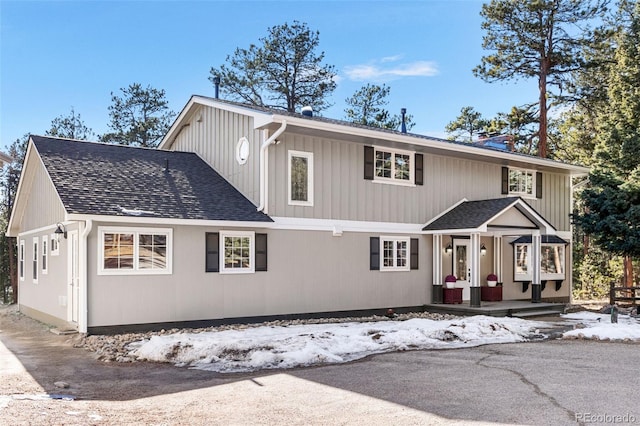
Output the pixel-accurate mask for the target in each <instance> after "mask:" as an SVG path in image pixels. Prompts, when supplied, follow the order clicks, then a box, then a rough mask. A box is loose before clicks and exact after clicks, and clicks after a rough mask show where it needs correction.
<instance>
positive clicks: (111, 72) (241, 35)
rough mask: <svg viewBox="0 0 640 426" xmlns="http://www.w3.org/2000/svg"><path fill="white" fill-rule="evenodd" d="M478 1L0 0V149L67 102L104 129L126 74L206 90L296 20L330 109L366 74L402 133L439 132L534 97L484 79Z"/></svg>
mask: <svg viewBox="0 0 640 426" xmlns="http://www.w3.org/2000/svg"><path fill="white" fill-rule="evenodd" d="M482 3H483V2H482V1H479V0H459V1H455V0H454V1H451V0H449V1H438V0H424V1H402V0H395V1H319V0H318V1H314V0H306V1H300V0H298V1H257V2H251V1H214V0H210V1H204V0H203V1H141V0H139V1H80V0H76V1H29V0H26V1H25V0H21V1H8V0H0V28H1V33H0V147H2V146H7V145H9V144H10V143H11V142H13V141H14V140H15V139H16V138H19V137H21V136H22V135H24V134H25V133H33V134H43V133H44V132H45V131H46V130H47V129H48V128H49V127H50V123H51V120H53V119H54V118H56V117H58V116H61V115H68V114H69V113H70V111H71V108H74V110H75V111H76V113H79V114H80V115H81V117H82V119H83V121H84V122H85V123H86V124H87V125H88V126H89V127H91V128H92V129H93V130H94V132H96V133H97V134H102V133H105V132H107V131H108V130H109V129H108V122H109V115H108V110H107V108H108V106H109V105H110V104H111V92H116V93H119V89H120V88H122V87H126V86H128V85H129V84H131V83H134V82H137V83H141V84H142V85H143V86H146V85H151V86H152V87H155V88H157V89H164V90H166V95H167V100H168V101H169V105H170V107H171V109H172V110H174V111H176V112H179V111H180V110H181V109H182V107H183V106H184V105H185V104H186V103H187V101H188V99H189V97H190V96H191V95H192V94H199V95H206V96H213V86H212V84H211V83H210V82H209V80H208V76H209V70H210V68H211V67H212V66H215V67H218V66H220V65H221V64H223V63H224V61H225V58H226V56H227V55H228V54H231V53H232V52H233V51H234V49H235V48H236V47H248V46H249V45H250V44H251V43H258V40H259V38H261V37H264V36H265V35H266V34H267V28H269V27H271V26H274V25H280V24H283V23H285V22H292V21H293V20H298V21H301V22H306V23H307V24H308V25H309V27H310V28H312V29H314V30H318V31H319V32H320V50H323V51H324V52H325V54H326V56H325V62H326V63H328V64H332V65H334V66H335V67H336V70H337V71H338V88H337V90H336V91H335V92H334V94H333V95H332V97H331V101H332V102H333V103H334V106H333V107H331V108H330V109H328V110H325V111H323V112H322V115H324V116H327V117H331V118H337V119H342V118H344V109H345V107H346V104H345V102H344V100H345V99H346V98H347V97H349V96H351V95H352V94H353V93H354V92H355V91H356V90H357V89H359V88H360V87H362V86H363V85H365V84H367V83H374V84H383V83H384V84H387V85H388V86H390V87H391V95H390V97H389V101H390V102H389V105H388V109H389V110H391V111H392V112H394V113H398V112H399V111H400V108H402V107H405V108H407V110H408V113H409V114H412V115H413V116H414V122H415V123H416V126H415V127H414V128H413V132H415V133H421V134H426V135H431V136H437V137H443V136H445V134H444V127H445V125H446V124H447V123H448V122H450V121H452V120H454V119H455V117H456V116H457V115H458V114H459V112H460V109H461V108H462V107H463V106H467V105H470V106H473V107H474V108H475V109H476V110H478V111H480V112H481V113H482V114H483V115H484V116H485V117H487V118H489V117H492V116H493V115H495V114H496V113H497V112H500V111H505V112H506V111H508V110H509V109H510V108H511V106H513V105H522V104H524V103H527V102H534V101H535V100H536V98H537V88H536V82H535V81H533V80H528V81H517V82H508V83H492V84H489V83H485V82H484V81H482V80H481V79H479V78H476V77H474V76H473V73H472V69H473V67H475V66H476V65H478V64H479V63H480V58H481V57H482V55H483V54H485V53H486V52H485V51H484V50H483V49H482V35H483V32H482V30H481V29H480V24H481V17H480V15H479V12H480V9H481V6H482Z"/></svg>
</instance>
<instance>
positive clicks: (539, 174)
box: [536, 172, 542, 198]
mask: <svg viewBox="0 0 640 426" xmlns="http://www.w3.org/2000/svg"><path fill="white" fill-rule="evenodd" d="M536 198H542V172H536Z"/></svg>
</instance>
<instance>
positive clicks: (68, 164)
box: [31, 136, 272, 222]
mask: <svg viewBox="0 0 640 426" xmlns="http://www.w3.org/2000/svg"><path fill="white" fill-rule="evenodd" d="M31 138H32V140H33V142H34V144H35V147H36V149H37V151H38V153H39V155H40V157H41V158H42V161H43V163H44V165H45V167H46V169H47V172H48V173H49V176H50V177H51V180H52V181H53V184H54V186H55V187H56V190H57V191H58V194H59V196H60V198H61V200H62V203H63V205H64V207H65V209H66V210H67V212H68V213H70V214H74V213H75V214H87V215H108V216H143V217H158V218H171V219H197V220H228V221H251V222H271V221H272V220H271V218H270V217H269V216H267V215H266V214H264V213H262V212H258V211H256V206H255V205H254V204H253V203H252V202H251V201H249V200H248V199H247V198H246V197H245V196H244V195H242V194H241V193H240V192H239V191H238V190H236V189H235V188H234V187H233V186H232V185H231V184H230V183H229V182H227V181H226V180H225V179H224V178H223V177H222V176H220V175H219V174H218V173H217V172H216V171H215V170H213V169H212V168H211V167H210V166H209V165H208V164H207V163H205V162H204V161H203V160H202V159H201V158H200V157H198V156H197V155H196V154H194V153H186V152H174V151H161V150H157V149H147V148H134V147H128V146H122V145H109V144H102V143H95V142H84V141H75V140H68V139H58V138H50V137H42V136H32V137H31Z"/></svg>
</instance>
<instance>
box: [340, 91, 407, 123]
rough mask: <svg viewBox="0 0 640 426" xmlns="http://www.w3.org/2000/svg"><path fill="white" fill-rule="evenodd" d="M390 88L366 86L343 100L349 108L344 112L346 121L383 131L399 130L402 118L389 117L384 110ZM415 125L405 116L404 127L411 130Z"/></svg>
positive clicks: (399, 116)
mask: <svg viewBox="0 0 640 426" xmlns="http://www.w3.org/2000/svg"><path fill="white" fill-rule="evenodd" d="M390 92H391V88H390V87H389V86H386V85H384V84H383V85H382V86H378V85H376V84H367V85H366V86H362V87H361V88H360V89H359V90H357V91H356V92H355V93H354V94H353V95H352V96H351V97H349V98H347V99H345V102H346V104H347V105H348V106H349V107H348V108H347V109H345V110H344V112H345V114H346V120H347V121H350V122H352V123H358V124H364V125H365V126H371V127H381V128H383V129H391V130H400V129H401V126H402V116H401V115H398V114H394V115H391V113H390V112H389V111H388V110H387V109H386V108H385V106H386V105H387V104H388V103H389V101H388V100H387V98H388V96H389V93H390ZM414 125H415V123H414V122H413V116H411V115H405V126H406V128H407V130H411V129H412V128H413V126H414Z"/></svg>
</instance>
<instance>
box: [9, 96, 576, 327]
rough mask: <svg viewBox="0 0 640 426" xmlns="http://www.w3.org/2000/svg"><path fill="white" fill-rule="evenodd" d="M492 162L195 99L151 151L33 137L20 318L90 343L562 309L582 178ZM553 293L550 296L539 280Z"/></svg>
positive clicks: (23, 200)
mask: <svg viewBox="0 0 640 426" xmlns="http://www.w3.org/2000/svg"><path fill="white" fill-rule="evenodd" d="M586 173H587V169H585V168H582V167H577V166H573V165H568V164H563V163H560V162H556V161H551V160H547V159H541V158H537V157H531V156H527V155H522V154H518V153H513V152H508V151H504V150H499V149H491V148H487V147H479V146H473V145H468V144H464V143H456V142H451V141H445V140H440V139H435V138H430V137H426V136H421V135H414V134H406V133H402V132H396V131H390V130H383V129H377V128H370V127H365V126H360V125H355V124H351V123H345V122H342V121H337V120H331V119H327V118H323V117H314V116H309V115H302V114H295V113H287V112H280V111H274V110H269V109H266V108H259V107H251V106H246V105H242V104H238V103H233V102H228V101H223V100H220V99H214V98H208V97H202V96H193V97H192V98H191V99H190V100H189V102H188V103H187V105H186V106H185V107H184V109H183V110H182V112H181V113H180V114H179V116H178V118H177V119H176V121H175V123H174V124H173V126H172V127H171V129H170V130H169V132H168V133H167V134H166V136H165V137H164V139H163V141H162V143H161V144H160V146H159V149H144V148H133V147H125V146H115V145H106V144H99V143H91V142H82V141H74V140H64V139H54V138H48V137H41V136H32V137H31V138H30V141H29V146H28V149H27V154H26V158H25V163H24V166H23V174H22V176H21V179H20V183H19V187H18V194H17V197H16V201H15V207H14V210H13V212H12V216H11V219H10V223H9V226H8V231H7V234H8V235H10V236H15V237H17V239H18V254H19V259H18V263H19V264H18V270H19V275H20V276H19V285H20V288H19V301H18V302H19V304H20V309H21V311H22V312H24V313H26V314H28V315H30V316H33V317H35V318H38V319H40V320H43V321H45V322H48V323H52V324H56V325H60V326H65V327H68V326H71V327H74V328H77V329H78V330H79V331H80V332H98V331H100V330H102V329H105V328H110V327H123V326H132V325H143V324H156V325H162V324H164V323H185V324H186V323H190V322H195V321H201V320H224V319H233V318H235V319H238V318H245V319H246V318H262V317H282V316H287V315H297V314H321V313H326V314H327V315H328V314H329V313H336V312H347V311H348V312H351V311H371V310H376V309H385V310H386V309H387V308H400V307H407V308H410V307H421V306H423V305H425V304H428V303H431V302H433V301H441V298H442V292H443V291H444V290H443V289H442V287H443V281H444V278H445V276H447V275H451V274H453V275H455V276H456V278H457V283H456V285H457V286H458V287H460V288H462V294H463V296H462V298H463V299H464V300H465V301H466V302H464V303H468V304H470V305H471V306H479V305H480V303H481V288H482V287H485V286H486V285H487V280H486V277H487V275H488V274H490V273H495V274H496V275H497V276H498V281H500V282H501V284H502V286H501V290H502V297H503V298H504V300H522V299H526V300H530V301H531V302H534V303H535V302H539V301H541V300H550V301H565V302H566V301H568V300H569V298H570V288H571V285H570V284H571V224H570V220H569V214H570V213H571V210H572V178H573V177H575V176H581V175H584V174H586ZM547 284H549V285H547Z"/></svg>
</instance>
